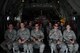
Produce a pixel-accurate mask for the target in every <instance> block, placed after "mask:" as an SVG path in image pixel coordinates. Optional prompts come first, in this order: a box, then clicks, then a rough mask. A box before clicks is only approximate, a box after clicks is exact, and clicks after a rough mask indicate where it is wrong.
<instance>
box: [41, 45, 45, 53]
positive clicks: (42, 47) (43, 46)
mask: <svg viewBox="0 0 80 53" xmlns="http://www.w3.org/2000/svg"><path fill="white" fill-rule="evenodd" d="M44 48H45V45H44V44H41V45H40V53H43V51H44Z"/></svg>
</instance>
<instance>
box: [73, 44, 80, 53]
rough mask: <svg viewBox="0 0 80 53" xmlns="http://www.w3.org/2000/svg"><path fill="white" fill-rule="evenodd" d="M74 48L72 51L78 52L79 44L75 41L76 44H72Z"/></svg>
mask: <svg viewBox="0 0 80 53" xmlns="http://www.w3.org/2000/svg"><path fill="white" fill-rule="evenodd" d="M73 47H74V48H73V49H74V50H73V53H76V52H78V48H79V45H78V44H77V43H76V44H74V46H73Z"/></svg>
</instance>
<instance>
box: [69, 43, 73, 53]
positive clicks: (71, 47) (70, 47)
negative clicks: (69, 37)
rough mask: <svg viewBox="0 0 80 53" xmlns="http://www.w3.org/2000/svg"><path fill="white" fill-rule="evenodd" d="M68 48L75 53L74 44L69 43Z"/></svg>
mask: <svg viewBox="0 0 80 53" xmlns="http://www.w3.org/2000/svg"><path fill="white" fill-rule="evenodd" d="M68 49H69V52H70V53H73V44H68Z"/></svg>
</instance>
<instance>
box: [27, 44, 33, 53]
mask: <svg viewBox="0 0 80 53" xmlns="http://www.w3.org/2000/svg"><path fill="white" fill-rule="evenodd" d="M28 50H29V52H30V53H33V46H32V44H29V45H28Z"/></svg>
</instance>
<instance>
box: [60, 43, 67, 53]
mask: <svg viewBox="0 0 80 53" xmlns="http://www.w3.org/2000/svg"><path fill="white" fill-rule="evenodd" d="M60 47H61V49H60V53H68V48H67V46H66V45H65V44H62V45H61V46H60Z"/></svg>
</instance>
